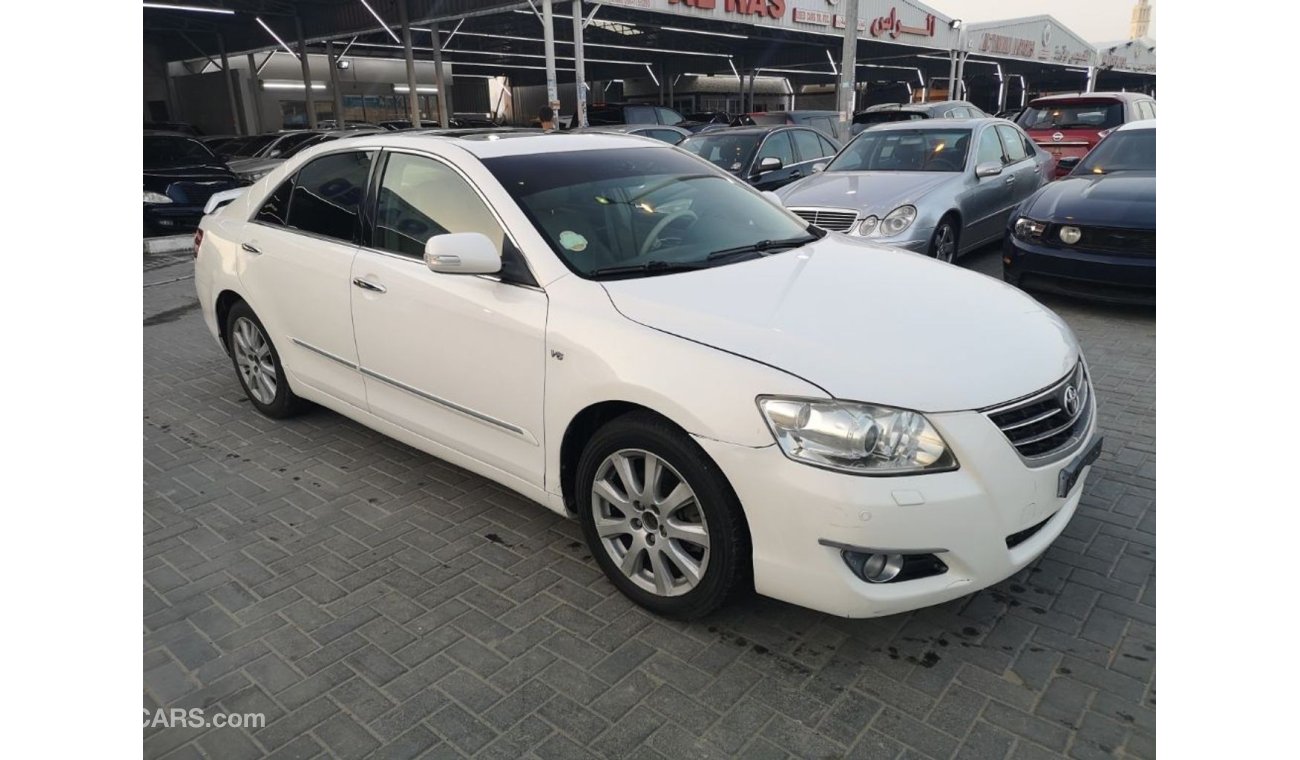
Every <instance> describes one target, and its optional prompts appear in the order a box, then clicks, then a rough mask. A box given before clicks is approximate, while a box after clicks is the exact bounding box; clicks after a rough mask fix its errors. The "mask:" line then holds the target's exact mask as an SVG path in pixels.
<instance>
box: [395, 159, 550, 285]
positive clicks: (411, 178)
mask: <svg viewBox="0 0 1300 760" xmlns="http://www.w3.org/2000/svg"><path fill="white" fill-rule="evenodd" d="M449 232H481V233H483V234H484V235H486V236H487V238H488V240H491V241H492V244H493V245H495V246H496V248H497V250H498V251H500V252H501V254H502V256H501V279H503V280H507V281H509V282H523V283H527V284H534V283H533V278H532V275H531V274H529V272H528V267H527V265H525V263H524V260H523V256H522V255H521V254H520V253H519V251H518V250H516V249H515V247H514V245H513V244H511V243H510V241H509V239H508V238H506V235H505V231H504V230H503V229H501V225H499V224H497V220H496V217H494V216H492V212H491V211H490V210H489V209H488V207H487V206H486V205H485V204H484V203H483V201H482V199H480V198H479V196H478V193H477V192H475V190H474V188H473V187H471V186H470V185H469V183H467V182H466V181H465V180H464V179H461V176H460V175H459V174H457V173H456V172H455V171H453V170H452V169H451V168H450V167H448V166H447V165H446V164H443V163H440V162H438V161H434V160H433V159H431V158H424V157H422V156H412V155H409V154H406V153H393V154H391V155H390V156H389V157H388V164H387V166H386V167H385V168H384V177H383V179H382V180H381V181H380V184H379V210H378V213H377V216H376V219H375V236H374V237H375V239H374V247H375V248H379V249H382V250H386V251H392V252H394V253H400V254H404V255H406V256H411V257H413V258H418V259H422V258H423V257H424V244H425V243H426V242H428V240H429V238H431V237H433V236H434V235H445V234H447V233H449Z"/></svg>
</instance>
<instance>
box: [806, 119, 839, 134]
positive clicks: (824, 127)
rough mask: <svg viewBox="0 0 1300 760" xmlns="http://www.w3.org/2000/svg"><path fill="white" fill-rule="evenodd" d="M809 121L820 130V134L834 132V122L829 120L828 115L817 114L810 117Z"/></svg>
mask: <svg viewBox="0 0 1300 760" xmlns="http://www.w3.org/2000/svg"><path fill="white" fill-rule="evenodd" d="M809 123H810V124H812V126H813V127H815V128H816V129H820V130H821V131H822V134H826V135H834V134H835V122H833V121H831V120H830V117H828V116H818V117H816V118H814V119H812V120H811V121H810V122H809Z"/></svg>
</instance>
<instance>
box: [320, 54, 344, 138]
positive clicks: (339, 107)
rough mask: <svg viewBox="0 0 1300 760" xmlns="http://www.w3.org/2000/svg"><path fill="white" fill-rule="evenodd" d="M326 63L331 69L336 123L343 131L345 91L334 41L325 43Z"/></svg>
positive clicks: (331, 86)
mask: <svg viewBox="0 0 1300 760" xmlns="http://www.w3.org/2000/svg"><path fill="white" fill-rule="evenodd" d="M325 62H326V63H328V64H329V67H330V92H332V93H333V94H334V123H335V124H336V125H338V127H339V129H342V128H343V127H344V126H345V120H344V116H343V89H342V88H341V87H339V59H338V57H337V56H336V55H334V40H328V41H327V42H326V43H325Z"/></svg>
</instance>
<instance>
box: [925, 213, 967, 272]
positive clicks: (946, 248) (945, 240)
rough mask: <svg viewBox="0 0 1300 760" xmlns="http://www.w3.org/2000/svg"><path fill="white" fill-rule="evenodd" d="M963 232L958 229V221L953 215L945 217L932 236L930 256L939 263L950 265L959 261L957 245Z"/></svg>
mask: <svg viewBox="0 0 1300 760" xmlns="http://www.w3.org/2000/svg"><path fill="white" fill-rule="evenodd" d="M960 236H961V230H959V229H958V228H957V220H956V219H954V218H953V217H952V216H951V215H949V216H945V217H944V218H942V219H940V220H939V224H938V225H936V226H935V228H934V234H933V235H931V236H930V256H931V258H935V259H938V260H939V261H946V262H948V263H949V264H951V263H953V262H954V261H956V260H957V243H958V242H959V241H960Z"/></svg>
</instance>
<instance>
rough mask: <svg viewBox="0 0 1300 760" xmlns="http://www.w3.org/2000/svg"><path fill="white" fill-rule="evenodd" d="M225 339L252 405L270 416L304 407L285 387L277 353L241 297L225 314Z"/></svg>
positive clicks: (293, 412)
mask: <svg viewBox="0 0 1300 760" xmlns="http://www.w3.org/2000/svg"><path fill="white" fill-rule="evenodd" d="M226 342H227V347H228V348H229V349H230V358H231V360H232V361H233V362H234V365H235V376H236V377H238V378H239V384H240V385H241V386H243V388H244V395H246V396H247V397H248V400H249V402H250V403H252V405H253V408H255V409H257V411H259V412H261V413H262V414H265V415H266V416H267V417H271V418H272V419H284V418H286V417H292V416H294V415H296V414H300V413H301V412H302V411H303V410H304V409H305V408H306V407H307V402H306V401H304V400H302V399H301V398H299V397H298V396H296V395H295V394H294V392H293V390H292V389H290V388H289V379H288V377H287V376H286V375H285V371H284V364H283V363H282V362H281V361H280V353H279V352H278V351H276V350H275V344H273V343H271V338H270V337H269V336H268V335H267V332H266V328H265V327H264V326H263V325H262V320H260V319H258V318H257V315H256V314H254V313H253V309H252V308H251V307H250V306H249V305H248V304H246V303H244V302H243V301H240V302H238V303H236V304H235V305H234V306H231V307H230V314H228V315H227V316H226Z"/></svg>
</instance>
